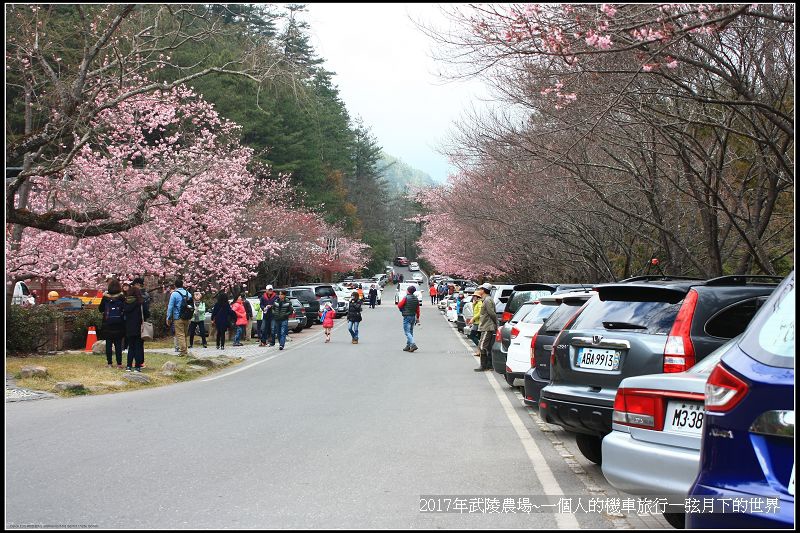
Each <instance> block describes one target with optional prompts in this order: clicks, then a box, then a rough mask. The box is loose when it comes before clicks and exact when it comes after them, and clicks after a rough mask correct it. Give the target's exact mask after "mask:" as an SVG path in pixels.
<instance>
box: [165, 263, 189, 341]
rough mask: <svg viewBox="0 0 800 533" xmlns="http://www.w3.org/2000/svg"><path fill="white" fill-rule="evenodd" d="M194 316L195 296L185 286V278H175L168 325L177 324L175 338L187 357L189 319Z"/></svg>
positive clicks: (170, 298) (168, 311)
mask: <svg viewBox="0 0 800 533" xmlns="http://www.w3.org/2000/svg"><path fill="white" fill-rule="evenodd" d="M192 316H194V298H192V295H191V294H189V292H188V291H187V290H186V289H184V288H183V278H177V279H176V280H175V291H174V292H173V293H172V295H171V296H170V297H169V305H168V306H167V326H172V325H174V326H175V339H176V340H177V341H178V349H179V351H180V353H179V354H178V357H185V356H186V355H187V354H188V353H189V352H188V349H187V346H186V339H187V337H188V336H189V321H190V320H191V319H192Z"/></svg>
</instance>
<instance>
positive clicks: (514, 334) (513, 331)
mask: <svg viewBox="0 0 800 533" xmlns="http://www.w3.org/2000/svg"><path fill="white" fill-rule="evenodd" d="M517 335H519V329H518V328H517V326H514V327H513V328H511V338H512V339H516V338H517Z"/></svg>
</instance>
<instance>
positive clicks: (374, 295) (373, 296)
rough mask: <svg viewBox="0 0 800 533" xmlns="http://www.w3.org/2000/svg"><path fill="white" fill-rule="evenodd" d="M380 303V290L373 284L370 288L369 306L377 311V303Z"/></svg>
mask: <svg viewBox="0 0 800 533" xmlns="http://www.w3.org/2000/svg"><path fill="white" fill-rule="evenodd" d="M377 301H378V288H377V287H376V286H375V284H374V283H373V284H372V286H371V287H370V288H369V306H370V308H371V309H375V303H376V302H377Z"/></svg>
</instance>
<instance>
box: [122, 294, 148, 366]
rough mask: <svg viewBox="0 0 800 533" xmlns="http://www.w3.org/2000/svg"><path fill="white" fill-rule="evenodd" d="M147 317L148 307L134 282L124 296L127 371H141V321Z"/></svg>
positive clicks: (142, 347) (142, 344)
mask: <svg viewBox="0 0 800 533" xmlns="http://www.w3.org/2000/svg"><path fill="white" fill-rule="evenodd" d="M149 317H150V309H149V308H148V306H147V304H146V303H145V300H144V296H143V295H142V290H141V289H140V288H139V287H138V285H136V284H135V283H134V285H133V286H131V288H130V289H129V290H128V296H127V297H126V298H125V336H126V338H127V342H128V360H127V365H126V367H125V370H126V371H127V372H131V371H136V372H141V371H142V367H143V366H144V341H142V322H144V321H145V320H147V319H148V318H149ZM134 365H135V366H134Z"/></svg>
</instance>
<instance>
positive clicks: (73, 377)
mask: <svg viewBox="0 0 800 533" xmlns="http://www.w3.org/2000/svg"><path fill="white" fill-rule="evenodd" d="M148 344H149V343H148ZM167 361H172V362H173V363H175V364H177V365H178V368H177V370H176V372H175V375H174V376H165V375H163V374H162V373H161V367H162V366H163V365H164V363H166V362H167ZM241 361H242V360H241V359H240V360H235V361H234V364H238V363H240V362H241ZM144 362H145V368H143V369H142V372H141V373H142V374H144V375H145V376H147V377H149V378H150V383H135V382H127V381H126V383H127V385H125V386H122V387H114V386H108V385H103V382H112V381H125V380H124V379H122V377H123V376H124V375H125V374H127V373H128V372H125V369H124V368H122V369H118V368H116V366H115V367H114V368H108V366H107V363H106V356H105V355H95V354H91V353H59V354H56V355H36V356H30V357H6V372H8V373H9V374H11V375H12V376H14V378H15V380H16V383H17V386H19V387H22V388H26V389H33V390H41V391H47V392H53V393H55V394H58V395H59V396H65V397H66V396H75V395H84V394H108V393H111V392H119V391H125V390H137V389H144V388H151V387H160V386H163V385H171V384H173V383H177V382H180V381H190V380H193V379H197V378H199V377H203V376H205V375H208V374H211V373H214V372H216V371H217V369H216V368H206V369H203V370H202V371H200V372H187V369H186V364H187V363H186V358H184V357H176V356H174V355H170V354H163V353H157V352H145V357H144ZM124 363H125V356H124V355H123V364H124ZM25 366H43V367H45V368H47V377H45V378H21V377H20V370H21V369H22V367H25ZM220 368H228V367H220ZM61 381H75V382H79V383H82V384H83V386H84V390H83V391H81V392H69V391H56V390H55V386H56V383H58V382H61ZM88 387H102V388H101V389H98V390H89V389H88Z"/></svg>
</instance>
